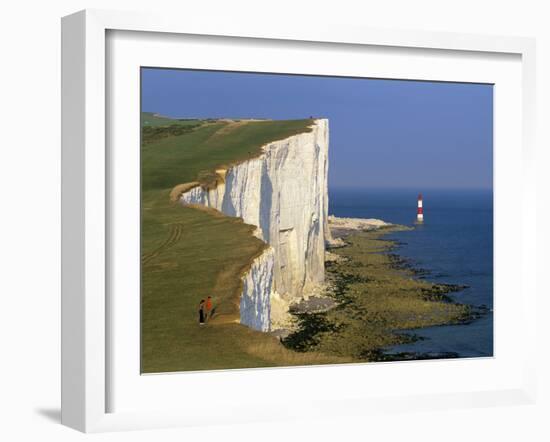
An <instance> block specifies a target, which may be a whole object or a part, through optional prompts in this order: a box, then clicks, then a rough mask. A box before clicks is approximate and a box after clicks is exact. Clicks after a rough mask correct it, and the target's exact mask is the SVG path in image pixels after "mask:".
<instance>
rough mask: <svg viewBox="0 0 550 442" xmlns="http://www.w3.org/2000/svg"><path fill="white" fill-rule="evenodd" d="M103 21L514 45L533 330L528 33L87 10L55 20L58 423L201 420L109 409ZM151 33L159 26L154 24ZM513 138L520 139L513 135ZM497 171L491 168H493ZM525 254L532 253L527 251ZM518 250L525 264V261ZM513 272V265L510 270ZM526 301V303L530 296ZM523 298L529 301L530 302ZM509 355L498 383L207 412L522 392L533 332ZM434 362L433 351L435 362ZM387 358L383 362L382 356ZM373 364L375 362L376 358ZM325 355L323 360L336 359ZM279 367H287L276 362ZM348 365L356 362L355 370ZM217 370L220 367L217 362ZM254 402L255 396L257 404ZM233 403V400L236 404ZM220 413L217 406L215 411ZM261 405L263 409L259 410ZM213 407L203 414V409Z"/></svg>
mask: <svg viewBox="0 0 550 442" xmlns="http://www.w3.org/2000/svg"><path fill="white" fill-rule="evenodd" d="M110 31H124V32H127V31H139V32H153V33H161V34H162V35H183V36H185V35H200V36H218V37H222V38H247V39H269V40H273V41H275V42H276V41H285V42H290V43H292V42H296V43H298V42H311V43H337V44H339V45H342V47H344V46H346V45H353V46H357V45H359V46H363V45H364V46H370V47H372V46H376V47H378V48H380V49H381V50H384V48H395V47H397V48H403V49H415V48H416V49H431V50H434V49H435V50H441V51H458V52H461V51H468V52H472V53H476V54H478V55H479V56H481V57H482V56H483V54H490V53H493V54H495V53H496V54H513V55H516V56H518V57H521V75H522V80H521V81H522V85H521V89H522V90H521V97H522V98H521V105H522V110H521V119H522V121H521V122H518V124H520V125H521V127H522V132H521V158H522V170H521V175H520V177H521V184H522V186H521V190H520V191H519V192H520V194H521V195H520V196H521V198H520V199H521V207H522V210H521V215H519V216H520V217H521V219H520V223H519V225H520V227H519V231H520V235H521V238H520V240H521V266H519V265H518V268H520V269H521V270H520V273H521V279H518V283H520V284H521V298H522V306H527V311H526V312H524V313H525V314H524V316H522V317H521V318H520V319H518V320H520V321H521V327H522V328H523V329H524V333H525V336H526V337H531V338H533V336H534V334H535V328H536V326H535V324H534V319H533V318H534V317H535V314H534V311H535V306H536V304H537V290H536V281H535V269H536V265H533V264H532V260H534V259H535V258H534V257H535V256H536V253H535V249H536V237H535V232H534V230H533V229H529V228H528V226H527V223H526V222H521V221H522V220H527V219H534V218H535V213H534V210H535V198H536V189H535V177H534V173H532V171H533V170H534V164H533V163H534V151H535V142H534V141H535V138H534V137H535V134H534V121H535V118H534V117H535V115H534V112H535V42H534V40H533V39H528V38H519V37H493V36H481V35H466V34H451V33H428V32H417V31H389V30H380V29H362V28H349V27H346V26H338V25H331V26H317V25H315V24H311V25H304V24H302V25H301V26H300V27H297V26H293V25H292V24H288V25H285V24H281V23H277V24H272V25H269V23H234V22H215V21H214V22H213V21H209V20H205V19H201V18H198V17H191V18H189V17H188V18H182V17H169V16H157V15H152V14H144V13H125V12H113V11H100V10H86V11H81V12H78V13H76V14H73V15H70V16H67V17H65V18H63V21H62V55H63V59H62V122H63V129H62V144H63V146H62V423H63V424H65V425H67V426H69V427H72V428H75V429H78V430H80V431H84V432H97V431H111V430H123V429H138V428H156V427H168V426H185V425H203V424H204V425H206V424H207V419H201V418H200V417H197V416H195V415H193V414H192V413H186V412H185V411H180V412H178V411H177V410H174V411H170V412H169V411H165V410H161V411H157V412H154V411H135V412H108V410H109V406H108V395H109V391H110V389H111V388H112V385H110V383H109V376H108V371H109V369H108V367H109V364H110V358H111V357H112V355H110V354H109V351H110V347H109V343H108V339H107V327H108V326H109V319H108V318H109V315H110V312H109V304H108V301H107V293H106V287H107V280H108V274H107V270H106V269H107V264H108V262H107V261H108V256H107V249H108V248H107V244H108V241H110V239H111V238H109V237H108V235H109V230H108V229H107V227H106V225H107V219H108V216H109V213H108V202H109V195H108V185H107V180H108V174H107V172H106V171H107V161H108V156H107V155H106V148H107V142H106V139H107V133H106V120H107V116H108V112H109V110H108V108H107V100H106V94H107V93H108V92H109V91H108V87H107V86H108V85H107V84H106V75H105V72H106V64H107V63H108V60H107V55H108V51H107V50H106V47H107V45H106V35H107V33H108V32H110ZM157 35H158V34H157ZM518 148H519V146H518ZM497 173H498V170H497ZM529 260H531V261H529ZM528 261H529V264H528ZM518 278H519V276H518ZM529 306H530V307H529ZM529 308H530V309H532V311H531V312H530V311H529ZM525 342H526V343H525V347H524V352H523V353H522V354H519V355H518V358H520V360H521V363H522V364H523V366H524V371H523V375H522V378H521V382H520V383H519V384H513V385H512V384H511V386H507V387H506V388H500V389H490V390H486V391H484V390H482V389H479V390H475V391H468V392H462V393H448V392H445V391H441V392H439V393H433V392H432V393H430V394H426V395H412V396H407V395H403V396H395V395H390V396H387V397H380V396H379V397H377V398H376V399H373V398H372V397H370V398H369V397H366V396H365V397H361V396H358V397H355V398H349V397H345V396H342V397H341V398H335V397H329V398H327V400H320V399H314V400H312V401H311V403H310V405H311V407H309V408H308V410H307V411H305V410H303V409H301V408H300V407H296V409H293V408H292V407H291V406H290V405H289V406H288V408H287V409H284V410H281V409H280V407H272V408H270V409H268V408H264V409H260V410H259V409H258V407H257V406H255V404H254V403H249V404H240V405H239V407H240V408H239V407H238V410H240V413H239V417H237V413H233V414H231V412H230V411H229V412H227V413H226V415H225V416H223V414H216V412H214V413H213V414H214V416H215V417H216V418H217V419H218V421H227V422H234V421H240V422H243V421H244V422H246V421H258V420H263V419H267V418H269V419H273V418H275V419H284V418H286V417H291V416H294V415H307V416H314V417H317V416H321V417H322V416H328V415H330V414H331V413H333V414H334V413H337V414H342V413H346V414H347V413H349V414H365V413H369V412H371V411H373V410H376V409H378V410H379V409H384V410H386V411H390V412H392V411H400V410H407V409H426V408H434V409H435V408H453V407H468V406H488V405H498V404H505V403H531V402H532V401H534V398H535V393H536V382H535V366H536V359H535V356H534V355H535V349H534V343H535V339H534V338H533V339H527V340H526V341H525ZM443 363H444V362H443ZM386 367H387V366H386ZM379 368H380V370H386V369H387V368H385V367H384V366H379ZM338 369H339V368H338V367H334V368H333V370H332V372H331V373H332V374H334V370H338ZM287 373H288V371H287ZM355 375H357V374H355ZM216 376H217V378H218V380H219V381H220V382H223V379H224V376H231V375H230V374H227V373H225V374H224V373H217V374H216ZM260 408H261V407H260ZM236 409H237V408H236ZM220 413H222V412H221V411H220ZM268 416H269V417H268ZM211 417H212V414H211Z"/></svg>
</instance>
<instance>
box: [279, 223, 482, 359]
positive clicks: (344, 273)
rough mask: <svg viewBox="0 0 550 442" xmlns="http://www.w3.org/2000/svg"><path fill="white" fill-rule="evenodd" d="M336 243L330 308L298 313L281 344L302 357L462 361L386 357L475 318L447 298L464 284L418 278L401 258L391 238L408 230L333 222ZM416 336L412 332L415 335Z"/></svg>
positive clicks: (329, 271)
mask: <svg viewBox="0 0 550 442" xmlns="http://www.w3.org/2000/svg"><path fill="white" fill-rule="evenodd" d="M330 227H331V232H332V236H333V240H332V241H331V243H329V244H328V247H327V249H328V253H327V256H328V259H327V261H326V276H327V280H328V286H329V288H328V290H327V291H326V292H325V294H324V297H325V298H324V299H328V300H330V302H326V303H325V305H328V306H329V308H327V309H324V310H320V311H319V310H313V311H311V310H310V311H308V309H307V308H302V309H294V311H291V313H292V314H293V316H294V318H295V321H296V327H295V330H293V331H292V332H291V333H290V334H288V336H286V337H284V338H282V340H281V341H282V343H283V345H284V346H285V347H287V348H289V349H292V350H295V351H298V352H306V353H307V352H310V351H314V352H321V353H323V354H327V355H334V356H339V357H346V358H351V359H352V360H353V361H355V362H369V361H389V360H410V359H429V358H449V357H456V355H454V354H452V353H448V354H447V353H445V354H443V353H441V354H436V355H423V354H414V353H410V352H409V353H407V354H401V353H396V354H386V353H385V352H384V350H385V349H387V348H389V347H392V346H395V345H399V344H406V343H411V342H415V341H416V340H418V339H419V338H418V336H416V335H415V334H414V330H416V329H422V328H425V327H433V326H441V325H450V324H463V323H467V322H469V321H471V320H472V319H474V316H475V315H476V312H473V311H472V308H471V306H469V305H466V304H460V303H457V302H455V301H453V299H452V298H450V297H449V296H448V294H449V293H451V292H455V291H459V290H462V289H463V288H464V286H459V285H453V284H438V283H433V282H429V281H427V280H424V279H420V278H419V277H418V275H420V274H421V273H422V272H423V271H422V270H417V269H415V268H414V267H412V266H411V265H410V264H408V263H407V262H406V260H404V259H403V258H401V257H400V256H399V255H398V254H396V253H395V249H396V248H397V246H398V244H397V242H396V241H394V240H390V239H387V238H384V237H385V236H386V235H388V234H390V233H393V232H397V231H403V230H410V229H411V228H410V227H405V226H399V225H391V224H388V223H385V222H383V221H380V220H372V219H369V220H365V219H356V218H336V217H330ZM411 331H412V333H411Z"/></svg>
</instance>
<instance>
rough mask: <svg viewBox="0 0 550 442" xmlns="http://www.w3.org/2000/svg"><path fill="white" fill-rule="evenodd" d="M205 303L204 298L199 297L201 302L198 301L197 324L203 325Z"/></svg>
mask: <svg viewBox="0 0 550 442" xmlns="http://www.w3.org/2000/svg"><path fill="white" fill-rule="evenodd" d="M204 309H205V305H204V299H201V302H199V324H200V325H204V321H205V314H204V313H205V312H204Z"/></svg>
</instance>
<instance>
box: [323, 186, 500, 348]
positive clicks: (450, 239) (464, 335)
mask: <svg viewBox="0 0 550 442" xmlns="http://www.w3.org/2000/svg"><path fill="white" fill-rule="evenodd" d="M419 191H421V192H422V196H423V208H424V222H423V223H422V224H417V223H416V208H417V197H418V193H419ZM329 214H332V215H336V216H339V217H352V218H378V219H382V220H384V221H387V222H390V223H394V224H402V225H407V226H410V227H414V229H413V230H409V231H402V232H396V233H392V234H390V235H388V236H387V237H386V238H387V239H392V240H395V241H397V244H398V246H397V249H395V250H393V251H392V253H396V254H398V255H399V256H401V257H402V258H404V259H405V260H406V261H407V262H408V263H409V264H411V265H412V266H413V267H414V268H416V269H421V270H423V271H426V272H425V273H421V275H422V276H421V277H422V278H423V279H426V280H428V281H433V282H437V283H447V284H457V285H464V286H467V288H466V289H463V290H461V291H458V292H453V293H449V294H448V296H450V297H451V298H452V299H453V300H454V301H456V302H459V303H463V304H469V305H471V306H474V307H479V308H480V309H481V310H482V311H483V312H484V313H483V314H482V315H481V316H480V317H479V318H478V319H475V320H473V321H471V322H469V323H467V324H460V325H444V326H437V327H427V328H421V329H415V330H407V331H406V332H407V333H410V334H414V335H416V336H417V337H418V338H419V339H418V340H416V341H415V342H413V343H410V344H404V345H398V346H393V347H389V348H387V349H385V353H386V354H388V355H392V354H401V353H407V354H409V353H410V354H413V355H418V356H419V357H422V355H438V354H453V355H454V356H457V357H488V356H492V355H493V194H492V191H490V190H423V189H418V190H399V189H368V190H366V189H329Z"/></svg>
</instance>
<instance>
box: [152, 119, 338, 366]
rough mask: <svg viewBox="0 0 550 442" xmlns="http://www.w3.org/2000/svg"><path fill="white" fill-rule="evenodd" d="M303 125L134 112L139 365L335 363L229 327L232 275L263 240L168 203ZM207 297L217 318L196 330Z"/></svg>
mask: <svg viewBox="0 0 550 442" xmlns="http://www.w3.org/2000/svg"><path fill="white" fill-rule="evenodd" d="M311 124H312V120H293V121H236V120H172V119H168V118H164V117H160V116H157V115H154V114H143V115H142V146H141V173H142V176H141V190H142V202H141V204H142V205H141V232H142V235H141V241H142V243H141V262H142V276H141V278H142V286H141V301H142V302H141V312H142V325H141V327H142V328H141V336H142V371H143V372H145V373H151V372H167V371H182V370H200V369H216V368H238V367H258V366H271V365H296V364H307V363H323V362H333V361H334V359H333V358H332V359H324V358H323V357H320V356H318V355H304V354H296V353H295V352H292V351H290V350H286V349H284V348H283V347H282V346H281V345H280V344H279V343H278V342H277V340H276V339H275V338H273V337H271V336H269V335H266V334H264V333H260V332H256V331H254V330H251V329H249V328H247V327H245V326H241V325H240V324H238V318H239V295H240V293H241V290H242V288H241V275H242V274H243V273H244V272H245V271H246V270H247V269H248V266H249V264H250V262H251V261H252V260H253V259H254V258H255V257H256V256H258V255H259V254H260V253H262V251H263V250H264V248H265V244H264V243H263V242H262V241H260V240H259V239H257V238H255V237H254V236H252V231H253V230H254V227H252V226H249V225H246V224H244V223H243V222H242V220H240V219H237V218H231V217H227V216H224V215H222V214H220V213H219V212H215V211H213V210H208V209H202V210H201V209H198V208H189V207H182V206H181V205H180V204H177V203H173V202H171V201H170V192H171V190H172V189H173V188H174V187H175V186H177V185H179V184H181V183H186V182H192V181H198V182H200V183H201V184H202V185H204V186H211V185H215V183H216V180H217V179H218V177H217V174H216V172H215V171H216V169H219V168H220V167H224V166H225V167H228V166H230V165H232V164H235V163H239V162H242V161H245V160H246V159H248V158H252V157H255V156H258V155H259V154H260V153H261V149H260V148H261V146H262V145H264V144H266V143H268V142H270V141H275V140H280V139H284V138H287V137H289V136H292V135H295V134H298V133H302V132H307V131H309V130H310V129H309V126H310V125H311ZM208 295H211V296H213V298H214V304H215V306H216V313H217V318H216V319H215V320H214V321H213V322H212V323H211V324H208V325H207V326H206V327H202V328H201V327H200V326H199V325H198V320H197V319H198V304H199V301H200V300H201V299H203V298H206V297H207V296H208Z"/></svg>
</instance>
